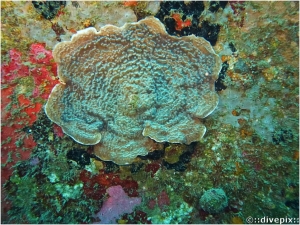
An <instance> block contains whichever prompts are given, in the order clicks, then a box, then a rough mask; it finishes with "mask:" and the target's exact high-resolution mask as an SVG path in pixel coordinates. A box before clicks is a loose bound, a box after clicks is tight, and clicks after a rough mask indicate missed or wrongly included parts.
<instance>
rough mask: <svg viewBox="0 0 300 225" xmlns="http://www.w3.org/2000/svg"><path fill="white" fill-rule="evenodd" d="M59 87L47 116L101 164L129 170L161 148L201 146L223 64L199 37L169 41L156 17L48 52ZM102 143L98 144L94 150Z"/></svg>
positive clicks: (91, 33) (85, 33)
mask: <svg viewBox="0 0 300 225" xmlns="http://www.w3.org/2000/svg"><path fill="white" fill-rule="evenodd" d="M53 55H54V59H55V61H56V62H57V63H58V75H59V77H60V79H61V81H62V83H61V84H59V85H57V86H56V87H55V88H54V89H53V91H52V93H51V95H50V97H49V100H48V102H47V105H46V113H47V115H48V117H49V118H50V119H51V120H52V121H54V122H55V123H57V124H59V125H60V126H61V127H62V128H63V130H64V132H65V133H66V134H68V135H69V136H71V137H72V138H73V139H74V140H76V141H77V142H79V143H82V144H87V145H94V144H97V145H96V147H95V152H96V154H97V155H98V156H99V157H100V158H102V159H104V160H112V161H114V162H116V163H118V164H127V163H130V162H132V161H133V159H134V158H135V157H136V156H137V155H146V154H147V153H148V151H149V147H148V143H149V141H147V140H148V137H150V138H152V139H154V140H155V141H158V142H164V141H166V142H172V143H186V144H189V143H191V142H193V141H198V140H200V139H201V137H202V136H203V135H204V133H205V131H206V128H205V126H204V125H203V124H202V123H201V121H200V119H201V118H204V117H206V116H207V115H209V114H210V113H211V112H212V111H213V110H214V109H215V108H216V106H217V104H218V96H217V94H216V93H215V91H214V81H215V80H216V78H217V76H218V73H219V71H220V68H221V60H220V59H219V57H218V56H217V55H216V54H215V53H214V51H213V49H212V47H211V46H210V44H209V43H208V42H207V41H206V40H204V39H203V38H200V37H196V36H193V35H192V36H187V37H181V38H178V37H173V36H170V35H168V34H167V33H166V31H165V28H164V26H163V25H162V23H160V22H159V20H157V19H155V18H154V17H148V18H146V19H144V20H141V21H139V22H138V23H132V24H125V25H124V26H123V27H121V28H119V27H116V26H112V25H106V26H104V27H102V28H101V30H100V31H99V32H97V31H96V30H95V29H94V28H87V29H85V30H82V31H80V32H78V33H77V34H76V35H74V36H73V37H72V40H71V41H69V42H62V43H60V44H58V45H56V47H55V49H54V51H53ZM98 143H99V144H98Z"/></svg>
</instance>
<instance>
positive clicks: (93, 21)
mask: <svg viewBox="0 0 300 225" xmlns="http://www.w3.org/2000/svg"><path fill="white" fill-rule="evenodd" d="M151 15H153V16H155V17H157V18H158V19H159V20H160V21H161V22H162V23H163V24H164V25H165V26H166V30H167V32H168V33H169V34H170V35H175V36H185V35H191V34H195V35H196V36H201V37H204V38H205V39H206V40H208V41H209V42H210V43H211V45H212V46H213V48H214V50H215V52H216V53H217V54H218V55H219V56H220V57H221V59H222V63H223V65H222V70H221V72H220V74H219V78H218V80H217V81H216V82H215V89H216V91H217V92H218V95H219V98H220V102H219V105H218V107H217V109H216V110H215V111H214V112H213V113H212V114H211V115H209V116H208V117H207V118H205V119H204V120H203V123H204V125H205V126H206V128H207V132H206V134H205V135H204V137H203V138H202V139H201V140H200V141H199V142H193V143H192V144H190V145H184V144H170V143H162V144H161V146H163V147H162V148H161V149H160V150H156V151H154V152H151V154H148V155H147V156H143V157H137V158H136V160H135V161H134V163H132V164H131V165H128V166H118V165H116V164H114V163H113V162H109V161H102V160H101V159H99V158H97V157H96V156H94V154H93V146H86V145H81V144H78V143H76V142H75V141H74V140H73V139H72V138H70V137H69V136H68V135H66V134H64V133H63V132H62V130H61V128H60V127H59V126H58V125H56V124H54V123H53V122H51V121H50V120H49V119H48V117H47V116H46V115H45V112H44V110H43V106H44V105H45V103H46V101H47V99H48V96H49V94H50V92H51V90H52V88H53V87H54V85H55V84H57V83H58V80H57V77H56V76H57V65H56V63H55V61H54V60H53V57H52V50H53V47H54V45H55V44H56V43H58V42H60V41H66V40H70V37H71V36H72V34H74V33H76V32H77V31H78V30H81V29H84V28H87V27H95V28H96V29H98V30H99V29H100V27H102V26H103V25H105V24H113V25H116V26H122V25H123V24H124V23H126V22H136V21H138V20H141V19H143V18H145V17H147V16H151ZM298 32H299V2H298V1H293V2H292V1H286V2H283V1H280V2H277V1H268V2H247V1H240V2H239V1H230V2H218V1H211V2H199V1H198V2H193V1H185V2H165V1H157V2H139V1H133V2H128V1H120V2H80V1H78V2H77V1H62V2H58V1H52V2H50V1H49V2H48V1H37V2H36V1H23V2H18V1H2V2H1V56H2V57H1V168H2V170H1V178H2V179H1V185H2V194H1V198H2V204H1V210H2V211H1V222H2V223H18V224H20V223H48V224H50V223H51V224H54V223H60V224H62V223H72V224H76V223H93V222H96V223H99V222H100V223H101V221H102V222H103V221H106V222H107V221H108V222H110V223H173V224H175V223H191V224H195V223H197V224H201V223H233V224H241V223H273V222H274V220H273V219H275V218H284V219H285V220H284V221H283V222H284V223H299V145H298V141H299V130H298V129H299V120H298V114H299V105H298V104H299V89H298V87H299V83H298V82H299V33H298ZM176 63H178V64H181V63H183V62H181V61H178V62H176ZM122 190H124V191H125V193H124V191H122ZM117 192H118V193H117ZM116 193H117V194H116ZM114 194H116V196H117V197H115V198H114V197H113V196H112V195H114ZM121 198H122V201H121V200H120V199H121ZM114 201H115V202H114ZM133 202H134V203H135V204H134V205H133V204H132V203H133ZM109 204H110V205H109ZM122 204H123V205H122ZM107 205H109V208H105V207H107ZM100 210H102V211H101V212H105V215H102V216H99V214H97V213H98V212H99V211H100ZM105 210H106V211H105ZM260 219H263V220H260ZM288 219H290V220H288ZM275 222H276V221H275Z"/></svg>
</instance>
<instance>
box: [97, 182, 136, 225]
mask: <svg viewBox="0 0 300 225" xmlns="http://www.w3.org/2000/svg"><path fill="white" fill-rule="evenodd" d="M106 192H107V193H108V194H109V196H110V197H109V198H108V199H107V200H106V201H105V202H104V204H103V206H102V208H101V210H100V211H99V212H98V213H97V215H96V217H98V218H99V219H100V220H101V222H100V223H101V224H110V223H116V220H117V219H119V218H120V216H122V215H123V214H124V213H132V212H133V210H134V208H135V207H136V206H138V205H140V204H141V201H142V199H141V198H139V197H132V198H131V197H129V196H128V195H127V194H126V193H125V192H124V190H123V188H122V187H121V186H120V185H117V186H112V187H110V188H108V189H107V190H106Z"/></svg>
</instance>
